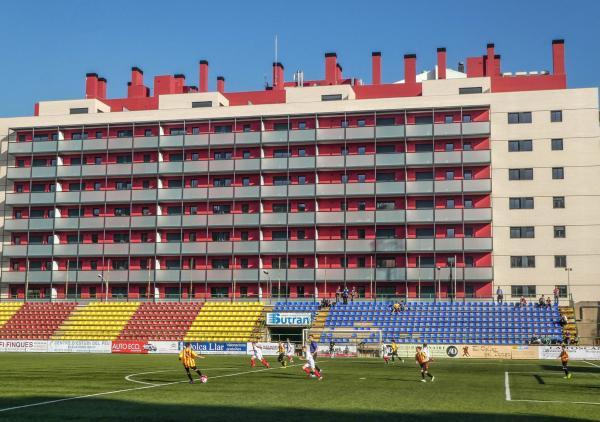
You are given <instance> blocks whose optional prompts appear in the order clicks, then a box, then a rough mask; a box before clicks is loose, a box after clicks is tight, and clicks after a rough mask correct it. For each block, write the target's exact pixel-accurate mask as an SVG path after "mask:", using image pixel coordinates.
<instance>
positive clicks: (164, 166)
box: [158, 161, 183, 175]
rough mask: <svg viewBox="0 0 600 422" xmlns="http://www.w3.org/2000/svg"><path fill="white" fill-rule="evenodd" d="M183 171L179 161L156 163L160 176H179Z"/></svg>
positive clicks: (181, 163)
mask: <svg viewBox="0 0 600 422" xmlns="http://www.w3.org/2000/svg"><path fill="white" fill-rule="evenodd" d="M182 171H183V162H181V161H173V162H169V161H162V162H160V163H158V172H159V173H160V174H161V175H165V174H176V175H180V174H181V172H182Z"/></svg>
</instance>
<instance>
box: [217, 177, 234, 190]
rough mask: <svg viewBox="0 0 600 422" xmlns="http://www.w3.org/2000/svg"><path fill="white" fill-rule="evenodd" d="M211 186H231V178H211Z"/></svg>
mask: <svg viewBox="0 0 600 422" xmlns="http://www.w3.org/2000/svg"><path fill="white" fill-rule="evenodd" d="M213 186H214V187H216V188H223V187H227V186H231V179H230V178H228V177H226V178H215V179H213Z"/></svg>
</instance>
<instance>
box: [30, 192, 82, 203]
mask: <svg viewBox="0 0 600 422" xmlns="http://www.w3.org/2000/svg"><path fill="white" fill-rule="evenodd" d="M58 193H64V192H58ZM66 193H70V192H66ZM76 194H77V199H75V198H73V197H72V196H71V199H74V203H77V202H79V197H78V195H79V192H76ZM58 198H59V196H58V194H56V200H57V202H58ZM61 198H64V199H68V196H65V195H61ZM54 199H55V193H54V192H33V193H31V204H32V205H33V204H35V205H38V204H39V205H42V204H45V205H50V204H52V203H53V202H54Z"/></svg>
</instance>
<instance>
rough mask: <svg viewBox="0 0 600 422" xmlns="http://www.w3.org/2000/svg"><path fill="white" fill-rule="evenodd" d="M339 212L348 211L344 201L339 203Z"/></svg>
mask: <svg viewBox="0 0 600 422" xmlns="http://www.w3.org/2000/svg"><path fill="white" fill-rule="evenodd" d="M340 211H348V204H347V203H346V201H342V202H340Z"/></svg>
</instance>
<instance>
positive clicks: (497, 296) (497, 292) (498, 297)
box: [496, 286, 504, 304]
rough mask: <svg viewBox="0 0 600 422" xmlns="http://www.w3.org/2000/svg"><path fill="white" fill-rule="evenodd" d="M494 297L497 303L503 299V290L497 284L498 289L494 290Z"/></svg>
mask: <svg viewBox="0 0 600 422" xmlns="http://www.w3.org/2000/svg"><path fill="white" fill-rule="evenodd" d="M496 298H497V300H498V303H499V304H500V303H502V301H503V300H504V292H503V291H502V288H501V287H500V286H498V290H496Z"/></svg>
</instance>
